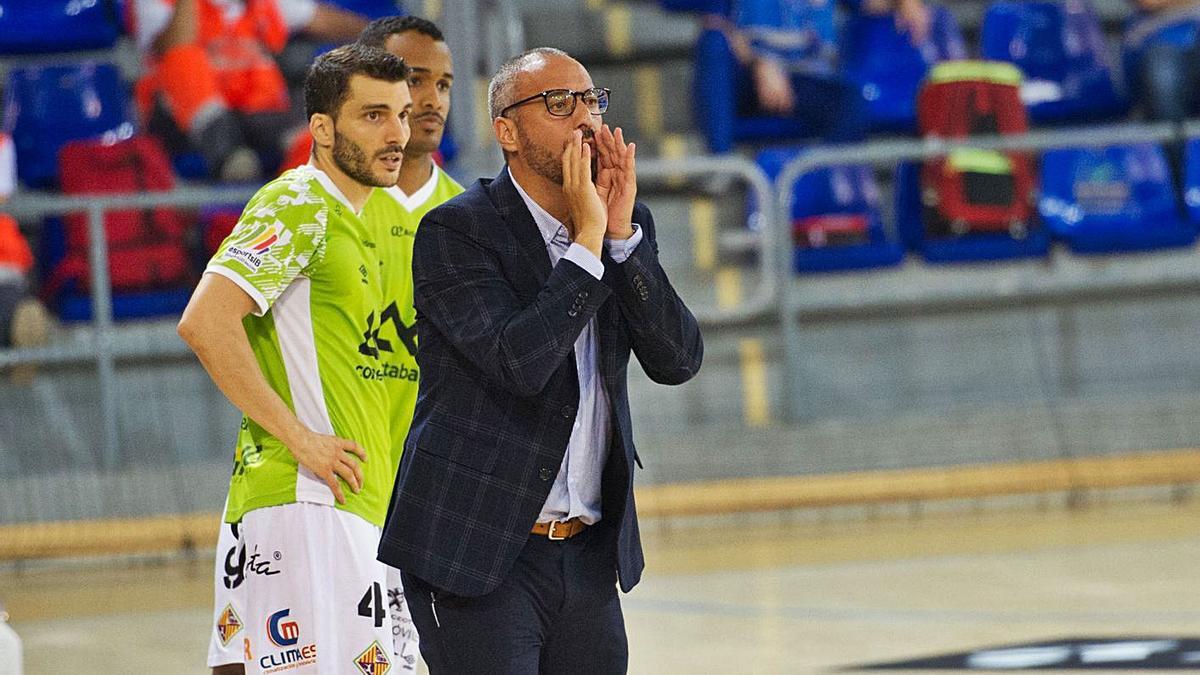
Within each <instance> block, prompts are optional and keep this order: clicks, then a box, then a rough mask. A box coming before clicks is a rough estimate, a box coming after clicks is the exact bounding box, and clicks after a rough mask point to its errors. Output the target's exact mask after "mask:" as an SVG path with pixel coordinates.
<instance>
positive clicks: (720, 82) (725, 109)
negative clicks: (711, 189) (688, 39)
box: [693, 30, 813, 152]
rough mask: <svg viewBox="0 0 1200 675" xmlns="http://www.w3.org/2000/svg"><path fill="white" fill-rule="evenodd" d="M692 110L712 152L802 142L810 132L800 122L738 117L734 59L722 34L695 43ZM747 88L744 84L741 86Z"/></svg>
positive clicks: (706, 35)
mask: <svg viewBox="0 0 1200 675" xmlns="http://www.w3.org/2000/svg"><path fill="white" fill-rule="evenodd" d="M695 63H696V67H695V86H694V87H693V96H694V101H693V106H694V111H695V115H696V126H698V127H699V128H700V131H701V132H702V133H703V134H704V137H705V139H706V140H707V141H708V148H709V150H711V151H712V152H729V151H730V150H732V149H733V144H734V143H735V142H736V141H744V140H777V139H783V138H804V137H807V136H811V135H812V133H813V130H812V129H811V128H809V127H808V126H807V125H805V124H804V123H803V122H801V121H799V120H795V119H789V118H781V117H739V116H738V113H737V97H738V86H739V82H738V80H739V73H738V63H737V59H736V58H734V55H733V51H732V49H731V48H730V46H729V41H728V40H727V39H726V37H725V34H724V33H722V32H721V31H719V30H705V31H703V32H702V33H700V37H699V39H698V40H697V41H696V61H695ZM741 85H742V86H747V83H744V82H743V83H741Z"/></svg>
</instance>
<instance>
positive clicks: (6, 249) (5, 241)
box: [0, 213, 33, 274]
mask: <svg viewBox="0 0 1200 675" xmlns="http://www.w3.org/2000/svg"><path fill="white" fill-rule="evenodd" d="M0 267H12V268H16V270H17V271H18V272H20V273H21V274H25V273H27V272H29V270H30V269H31V268H32V267H33V252H32V251H30V250H29V243H28V242H26V241H25V237H23V236H21V231H20V230H19V229H17V221H15V220H13V219H12V216H9V215H8V214H6V213H0Z"/></svg>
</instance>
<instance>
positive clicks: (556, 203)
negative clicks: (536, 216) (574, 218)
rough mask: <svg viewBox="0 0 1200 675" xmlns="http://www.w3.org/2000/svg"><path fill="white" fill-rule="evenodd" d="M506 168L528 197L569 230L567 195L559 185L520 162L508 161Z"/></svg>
mask: <svg viewBox="0 0 1200 675" xmlns="http://www.w3.org/2000/svg"><path fill="white" fill-rule="evenodd" d="M508 170H509V171H510V172H512V175H513V178H514V179H515V180H516V181H517V182H518V183H520V184H521V189H522V190H524V191H525V194H527V195H529V198H530V199H532V200H533V201H534V202H535V203H536V204H537V205H538V206H540V207H542V208H543V209H545V210H546V213H549V214H550V215H551V216H552V217H553V218H554V219H555V220H557V221H558V222H560V223H562V224H563V225H564V226H565V227H566V228H567V230H568V231H570V230H571V210H570V208H569V207H568V206H567V197H566V195H565V194H563V189H562V186H561V185H559V184H558V183H555V182H554V181H552V180H550V179H548V178H546V177H545V176H542V175H541V174H539V173H538V172H536V171H534V170H533V169H531V168H529V167H528V166H526V165H524V164H522V163H520V162H511V163H509V165H508Z"/></svg>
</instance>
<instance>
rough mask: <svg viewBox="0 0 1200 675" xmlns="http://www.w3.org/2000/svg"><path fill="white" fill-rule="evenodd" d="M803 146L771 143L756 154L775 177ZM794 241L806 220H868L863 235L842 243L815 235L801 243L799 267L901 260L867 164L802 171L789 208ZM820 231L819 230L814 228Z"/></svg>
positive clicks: (857, 266)
mask: <svg viewBox="0 0 1200 675" xmlns="http://www.w3.org/2000/svg"><path fill="white" fill-rule="evenodd" d="M802 152H803V149H802V148H770V149H767V150H763V151H762V152H760V153H759V154H758V156H757V157H756V161H757V162H758V165H759V166H760V167H762V169H763V171H764V172H765V173H766V174H767V177H768V178H770V179H771V180H775V178H776V177H778V176H779V174H780V172H781V171H782V170H783V167H784V166H785V165H787V163H788V162H790V161H791V160H793V159H795V158H796V157H798V156H799V155H800V154H801V153H802ZM790 217H791V222H792V233H793V238H794V240H795V241H798V242H799V241H803V240H804V239H805V238H806V231H805V227H804V226H805V225H806V224H812V223H815V222H818V221H819V222H822V223H824V224H826V225H830V226H834V227H836V226H837V225H838V224H839V223H854V224H856V225H858V224H864V223H865V225H866V237H865V240H863V241H861V242H857V243H844V244H839V243H837V242H835V241H828V242H826V241H824V239H825V237H823V236H817V237H816V238H815V241H814V238H813V237H812V236H809V237H808V240H809V241H810V242H812V243H811V244H810V245H807V246H801V245H797V246H796V247H795V249H794V253H793V257H792V260H793V266H794V269H795V271H797V272H801V273H806V272H833V271H841V270H854V269H867V268H874V267H886V266H890V265H896V264H899V263H900V261H901V260H902V259H903V258H904V247H903V246H901V245H900V243H899V242H898V241H896V240H895V239H894V238H892V237H889V236H888V234H887V231H886V230H885V228H884V225H883V220H882V218H881V217H880V213H879V188H878V186H877V185H876V183H875V177H874V175H873V174H872V173H871V169H870V167H868V166H843V167H833V168H826V169H818V170H816V171H811V172H809V173H807V174H805V175H803V176H801V177H800V178H799V179H798V180H797V181H796V185H795V194H794V196H793V199H792V208H791V212H790ZM814 234H818V233H814Z"/></svg>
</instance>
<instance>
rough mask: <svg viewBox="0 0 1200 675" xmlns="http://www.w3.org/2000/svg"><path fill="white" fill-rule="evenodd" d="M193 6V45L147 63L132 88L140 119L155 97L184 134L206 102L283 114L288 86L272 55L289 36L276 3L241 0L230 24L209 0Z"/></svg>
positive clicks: (169, 50)
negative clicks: (196, 26)
mask: <svg viewBox="0 0 1200 675" xmlns="http://www.w3.org/2000/svg"><path fill="white" fill-rule="evenodd" d="M159 1H160V2H165V3H168V4H172V5H173V4H174V3H175V0H159ZM197 2H198V3H199V23H200V25H199V36H198V38H197V40H196V42H194V43H191V44H185V45H176V46H174V47H171V48H170V49H168V50H166V52H164V53H163V54H161V55H158V56H157V57H155V56H150V57H149V58H148V62H147V64H146V66H147V67H146V75H145V76H144V77H143V78H142V79H141V80H140V81H139V82H138V85H137V99H138V106H139V108H140V109H141V111H142V113H143V115H146V114H148V113H149V111H150V109H151V106H152V105H153V102H154V96H155V95H156V94H159V93H161V94H163V95H164V96H165V97H166V98H167V103H168V108H169V109H170V111H171V113H172V114H173V115H174V116H175V118H176V121H177V122H178V123H179V125H180V127H181V128H183V129H185V130H190V129H191V123H192V119H193V118H194V116H195V114H196V113H197V112H199V110H200V109H202V108H203V107H204V106H205V105H207V104H209V103H211V102H217V103H222V104H224V105H225V106H226V107H228V108H231V109H234V110H238V111H241V112H251V113H253V112H265V111H279V110H286V109H287V107H288V104H289V101H288V93H287V84H286V83H285V82H284V79H283V73H281V72H280V71H279V67H278V66H277V65H276V63H275V60H274V59H273V58H272V57H271V54H272V53H276V52H279V51H280V50H282V49H283V47H284V45H285V44H286V43H287V38H288V32H287V25H286V24H285V23H284V21H283V17H282V16H281V15H280V13H279V8H278V6H276V4H275V0H245V5H246V9H245V12H244V13H243V14H242V16H241V17H239V18H238V19H236V20H235V21H232V22H231V21H228V20H226V18H225V15H224V12H223V11H222V9H221V8H220V7H219V6H217V5H216V4H214V3H213V2H212V1H211V0H197Z"/></svg>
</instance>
